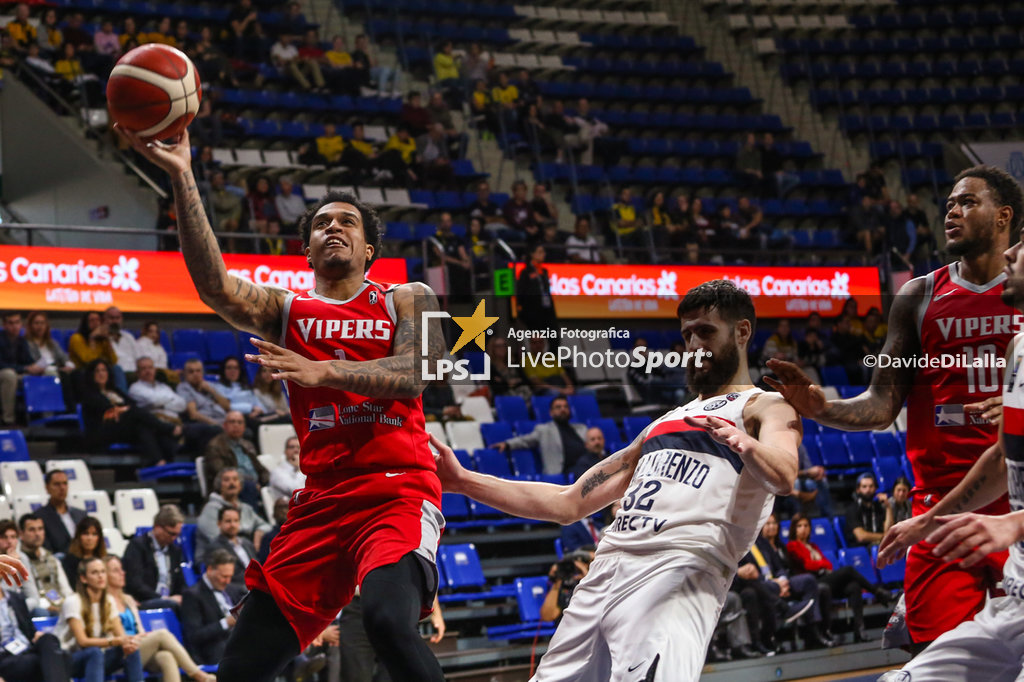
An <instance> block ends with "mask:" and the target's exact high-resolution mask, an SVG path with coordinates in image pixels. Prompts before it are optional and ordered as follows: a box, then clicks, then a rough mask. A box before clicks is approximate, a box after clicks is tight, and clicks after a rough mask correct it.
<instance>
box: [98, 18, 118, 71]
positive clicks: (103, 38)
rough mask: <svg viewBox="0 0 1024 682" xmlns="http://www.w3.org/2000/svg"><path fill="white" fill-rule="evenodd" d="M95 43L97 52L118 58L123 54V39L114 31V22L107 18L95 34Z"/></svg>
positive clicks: (114, 58)
mask: <svg viewBox="0 0 1024 682" xmlns="http://www.w3.org/2000/svg"><path fill="white" fill-rule="evenodd" d="M93 45H94V46H95V47H96V54H101V55H104V56H106V57H109V58H110V59H113V60H115V61H116V60H117V58H118V57H119V56H120V55H121V41H120V39H119V38H118V35H117V33H115V32H114V22H112V21H111V20H110V19H107V20H105V21H104V22H103V23H102V24H101V25H100V30H98V31H96V34H95V35H94V36H93Z"/></svg>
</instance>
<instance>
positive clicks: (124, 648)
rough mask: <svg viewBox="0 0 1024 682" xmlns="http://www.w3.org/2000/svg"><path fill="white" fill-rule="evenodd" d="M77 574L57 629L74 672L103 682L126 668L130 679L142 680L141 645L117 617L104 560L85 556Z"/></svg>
mask: <svg viewBox="0 0 1024 682" xmlns="http://www.w3.org/2000/svg"><path fill="white" fill-rule="evenodd" d="M77 576H78V580H77V583H76V591H75V592H73V593H72V594H71V595H69V596H68V597H67V599H65V600H64V604H63V605H62V606H61V609H60V619H59V620H58V621H57V627H56V628H55V629H54V634H56V635H57V638H58V639H59V640H60V643H61V647H62V648H63V649H64V650H65V651H69V652H71V674H72V675H73V676H74V677H76V678H77V677H80V678H83V679H84V680H85V682H103V681H104V680H105V679H107V676H108V675H110V674H111V673H113V672H114V671H115V670H120V669H121V668H124V675H125V679H126V680H127V682H142V678H143V674H142V657H141V656H140V655H139V646H138V644H137V643H136V642H135V640H133V639H132V638H131V637H128V636H127V635H126V634H125V632H124V626H123V625H121V619H120V618H118V617H117V605H116V604H114V600H113V598H111V596H110V594H109V593H108V592H107V568H106V566H104V565H103V560H102V559H99V558H95V557H94V558H92V559H85V560H84V561H82V563H80V564H78V573H77Z"/></svg>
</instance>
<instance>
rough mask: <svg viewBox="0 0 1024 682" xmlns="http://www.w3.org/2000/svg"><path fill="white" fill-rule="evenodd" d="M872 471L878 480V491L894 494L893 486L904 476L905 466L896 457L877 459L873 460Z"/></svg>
mask: <svg viewBox="0 0 1024 682" xmlns="http://www.w3.org/2000/svg"><path fill="white" fill-rule="evenodd" d="M871 469H872V471H874V472H875V478H877V479H878V490H879V492H884V493H886V494H889V495H891V494H892V486H893V483H895V481H896V479H897V478H899V477H900V476H902V475H903V465H902V463H901V462H900V460H898V459H896V458H895V457H875V458H874V459H872V460H871Z"/></svg>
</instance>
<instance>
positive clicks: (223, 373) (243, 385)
mask: <svg viewBox="0 0 1024 682" xmlns="http://www.w3.org/2000/svg"><path fill="white" fill-rule="evenodd" d="M218 380H219V383H220V385H219V386H218V387H217V390H219V391H220V394H221V395H222V396H224V397H225V398H227V399H228V400H229V401H230V402H231V409H232V410H238V411H239V412H241V413H242V414H244V415H247V418H248V419H254V418H256V417H259V416H260V415H261V414H262V413H263V407H262V403H261V402H260V400H259V398H257V397H256V394H255V393H253V390H252V386H250V385H249V375H248V374H246V373H245V371H244V370H243V369H242V362H241V360H239V359H238V358H225V359H224V362H222V363H221V365H220V373H219V379H218Z"/></svg>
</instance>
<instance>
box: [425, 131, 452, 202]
mask: <svg viewBox="0 0 1024 682" xmlns="http://www.w3.org/2000/svg"><path fill="white" fill-rule="evenodd" d="M416 149H417V159H418V161H419V169H418V171H417V175H419V176H420V177H421V178H423V180H424V183H425V184H426V186H427V187H429V188H433V189H444V188H451V187H453V186H454V185H455V171H454V169H453V168H452V160H451V156H450V152H449V147H448V136H447V135H445V133H444V126H443V125H441V124H440V123H431V124H430V125H429V126H428V128H427V134H426V135H422V136H421V137H420V138H419V140H417V141H416Z"/></svg>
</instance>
